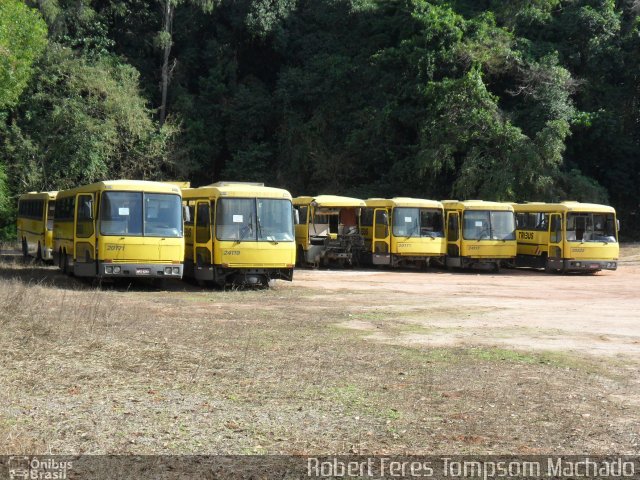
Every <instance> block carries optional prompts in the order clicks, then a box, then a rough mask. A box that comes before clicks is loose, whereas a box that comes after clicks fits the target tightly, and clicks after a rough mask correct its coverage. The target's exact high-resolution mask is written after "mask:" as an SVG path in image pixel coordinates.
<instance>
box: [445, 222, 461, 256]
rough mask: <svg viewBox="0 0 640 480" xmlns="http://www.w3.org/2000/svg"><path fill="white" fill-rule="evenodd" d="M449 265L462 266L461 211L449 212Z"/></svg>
mask: <svg viewBox="0 0 640 480" xmlns="http://www.w3.org/2000/svg"><path fill="white" fill-rule="evenodd" d="M446 265H447V266H449V267H461V266H462V263H461V260H460V213H459V212H453V211H448V212H447V259H446Z"/></svg>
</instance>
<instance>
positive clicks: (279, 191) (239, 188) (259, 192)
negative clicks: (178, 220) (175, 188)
mask: <svg viewBox="0 0 640 480" xmlns="http://www.w3.org/2000/svg"><path fill="white" fill-rule="evenodd" d="M182 196H183V197H184V198H186V199H191V198H218V197H238V198H247V197H249V198H257V197H260V198H286V199H289V200H291V194H290V193H289V192H288V191H287V190H285V189H283V188H274V187H265V186H264V184H262V183H244V182H217V183H212V184H211V185H206V186H204V187H198V188H184V189H182Z"/></svg>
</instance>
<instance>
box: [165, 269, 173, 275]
mask: <svg viewBox="0 0 640 480" xmlns="http://www.w3.org/2000/svg"><path fill="white" fill-rule="evenodd" d="M164 274H165V275H171V267H164Z"/></svg>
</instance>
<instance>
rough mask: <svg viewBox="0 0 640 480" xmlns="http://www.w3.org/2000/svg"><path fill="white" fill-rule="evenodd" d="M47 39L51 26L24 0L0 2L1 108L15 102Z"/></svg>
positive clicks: (25, 84) (8, 106) (10, 105)
mask: <svg viewBox="0 0 640 480" xmlns="http://www.w3.org/2000/svg"><path fill="white" fill-rule="evenodd" d="M46 41H47V28H46V25H45V23H44V21H43V19H42V17H41V16H40V14H39V13H38V12H37V11H36V10H33V9H31V8H28V7H27V6H26V5H25V4H24V2H22V1H20V0H3V1H2V2H0V110H2V109H6V108H10V107H12V106H13V105H15V103H16V102H17V100H18V97H19V96H20V94H21V93H22V91H23V90H24V88H25V87H26V86H27V83H28V81H29V78H30V76H31V72H32V64H33V62H34V61H35V60H36V59H37V58H38V57H39V56H40V54H41V53H42V51H43V50H44V47H45V45H46Z"/></svg>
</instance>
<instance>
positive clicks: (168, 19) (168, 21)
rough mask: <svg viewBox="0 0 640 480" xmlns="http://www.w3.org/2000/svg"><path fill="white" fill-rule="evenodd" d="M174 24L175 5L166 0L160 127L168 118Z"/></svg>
mask: <svg viewBox="0 0 640 480" xmlns="http://www.w3.org/2000/svg"><path fill="white" fill-rule="evenodd" d="M172 24H173V5H172V4H171V0H164V26H163V31H164V32H165V33H167V34H168V36H167V39H166V44H165V45H164V59H163V62H162V79H161V85H160V89H161V92H162V102H161V104H160V128H162V125H164V121H165V119H166V118H167V90H168V89H169V56H170V54H171V44H172V42H173V39H172V38H171V31H172Z"/></svg>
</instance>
